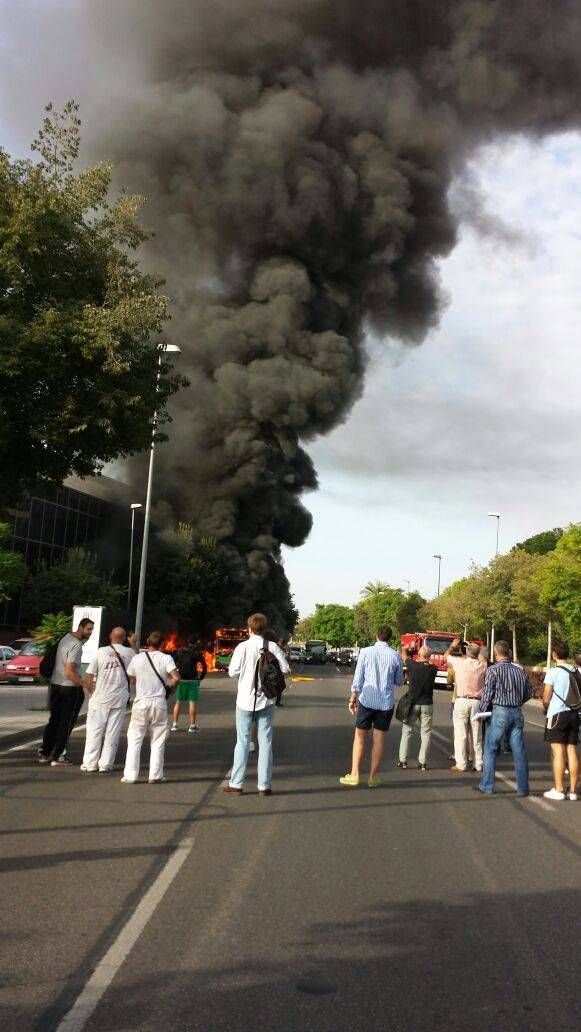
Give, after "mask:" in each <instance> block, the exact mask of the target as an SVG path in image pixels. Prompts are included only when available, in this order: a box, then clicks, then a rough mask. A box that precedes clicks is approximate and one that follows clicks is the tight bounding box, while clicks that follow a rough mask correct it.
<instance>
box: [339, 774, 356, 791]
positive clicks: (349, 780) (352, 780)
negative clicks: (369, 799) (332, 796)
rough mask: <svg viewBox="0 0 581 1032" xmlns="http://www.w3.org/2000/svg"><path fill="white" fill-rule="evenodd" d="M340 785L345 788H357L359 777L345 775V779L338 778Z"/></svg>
mask: <svg viewBox="0 0 581 1032" xmlns="http://www.w3.org/2000/svg"><path fill="white" fill-rule="evenodd" d="M339 783H340V784H341V785H347V788H357V786H358V785H359V777H358V776H357V775H356V774H345V777H343V778H339Z"/></svg>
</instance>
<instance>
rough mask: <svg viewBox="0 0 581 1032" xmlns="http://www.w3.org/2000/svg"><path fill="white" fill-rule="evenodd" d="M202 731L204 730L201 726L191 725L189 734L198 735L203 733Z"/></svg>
mask: <svg viewBox="0 0 581 1032" xmlns="http://www.w3.org/2000/svg"><path fill="white" fill-rule="evenodd" d="M201 730H202V729H201V727H200V725H199V724H190V726H189V728H188V734H189V735H197V734H198V732H199V731H201Z"/></svg>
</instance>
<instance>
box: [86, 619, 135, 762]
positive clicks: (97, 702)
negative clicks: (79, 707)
mask: <svg viewBox="0 0 581 1032" xmlns="http://www.w3.org/2000/svg"><path fill="white" fill-rule="evenodd" d="M125 640H126V631H125V628H124V627H114V628H113V630H112V631H111V634H110V635H109V641H110V642H111V644H110V645H104V646H103V647H102V648H100V649H97V653H96V655H95V657H94V658H93V659H92V660H91V662H90V663H89V666H88V667H87V674H86V680H85V687H86V690H87V692H88V694H89V704H88V706H87V726H86V738H85V753H84V756H83V762H82V763H81V770H82V771H83V772H84V773H85V774H91V773H92V772H93V771H97V770H98V771H99V772H100V773H101V774H106V773H108V772H109V771H112V770H113V766H114V764H115V757H116V755H117V748H118V746H119V738H120V736H121V728H122V727H123V720H124V718H125V710H126V708H127V700H128V699H129V674H128V673H127V668H128V666H129V664H130V663H131V660H132V659H133V656H134V655H135V653H134V651H133V649H130V648H129V647H128V646H127V645H124V644H123V642H124V641H125Z"/></svg>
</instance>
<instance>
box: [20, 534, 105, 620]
mask: <svg viewBox="0 0 581 1032" xmlns="http://www.w3.org/2000/svg"><path fill="white" fill-rule="evenodd" d="M124 599H125V588H122V587H119V585H117V584H115V582H114V580H113V575H112V574H111V573H103V571H102V570H100V569H99V567H98V565H97V559H96V558H95V556H94V555H91V554H90V553H88V552H86V551H85V549H84V548H71V549H70V551H69V552H67V554H66V556H65V558H64V559H63V560H62V562H60V563H55V564H54V566H47V565H46V564H43V565H41V567H40V569H39V570H38V571H37V572H36V573H34V574H31V573H29V574H28V576H27V578H26V580H25V582H24V588H23V594H22V615H23V619H24V621H25V622H26V623H27V624H29V625H32V624H35V623H39V622H40V621H41V620H42V618H43V616H44V615H45V614H46V613H55V612H58V611H60V612H65V613H70V612H72V609H73V606H75V605H92V606H105V607H107V608H108V609H118V608H119V607H120V606H121V605H122V604H123V601H124Z"/></svg>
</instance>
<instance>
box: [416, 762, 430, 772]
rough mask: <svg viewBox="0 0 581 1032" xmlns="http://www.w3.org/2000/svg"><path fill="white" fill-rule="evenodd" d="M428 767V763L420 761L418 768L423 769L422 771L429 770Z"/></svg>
mask: <svg viewBox="0 0 581 1032" xmlns="http://www.w3.org/2000/svg"><path fill="white" fill-rule="evenodd" d="M427 769H428V765H427V763H418V770H421V771H424V772H425V771H427Z"/></svg>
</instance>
